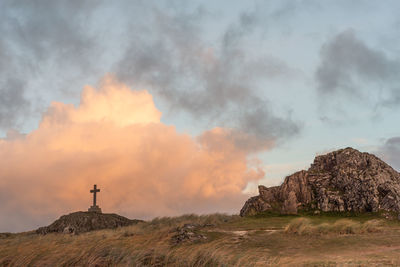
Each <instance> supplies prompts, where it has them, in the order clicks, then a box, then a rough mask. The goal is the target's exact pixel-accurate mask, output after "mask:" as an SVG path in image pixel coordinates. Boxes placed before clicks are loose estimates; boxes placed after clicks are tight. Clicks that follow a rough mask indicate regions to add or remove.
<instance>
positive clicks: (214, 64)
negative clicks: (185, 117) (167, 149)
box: [115, 8, 300, 150]
mask: <svg viewBox="0 0 400 267" xmlns="http://www.w3.org/2000/svg"><path fill="white" fill-rule="evenodd" d="M154 14H155V15H154V21H155V23H154V24H151V29H152V31H151V32H152V34H153V35H151V36H147V38H146V37H141V38H133V39H131V40H130V43H129V45H128V48H127V50H126V52H125V53H124V55H123V56H122V59H121V61H120V62H118V63H117V64H116V67H115V69H116V70H115V72H116V73H117V76H118V77H119V78H120V79H121V80H123V81H125V82H127V83H129V82H132V81H134V82H139V83H142V84H145V85H146V86H148V87H150V88H151V89H152V90H153V91H154V92H156V94H157V95H160V96H162V97H163V98H164V100H166V101H167V102H168V103H169V104H170V106H171V108H172V109H173V110H175V111H185V112H187V113H189V114H191V115H192V116H193V117H194V118H196V119H200V120H202V121H204V120H205V121H211V122H212V123H217V124H218V125H223V126H224V127H229V128H233V129H235V130H236V131H237V132H239V133H246V134H247V135H249V136H251V138H252V140H253V142H251V143H248V144H249V147H248V149H255V150H260V149H264V148H265V147H266V146H267V147H268V144H269V143H271V141H272V142H274V141H276V140H278V139H286V138H288V137H291V136H293V135H295V134H297V133H298V132H299V131H300V126H299V125H298V124H297V123H296V122H294V121H292V120H291V118H290V114H289V113H288V114H285V115H283V116H277V115H276V114H275V113H274V112H273V108H272V104H271V103H270V102H269V101H268V99H265V97H262V96H261V95H262V94H260V93H259V92H260V91H262V90H263V88H260V86H259V85H260V84H262V82H263V81H267V80H272V79H281V78H283V79H284V78H287V77H294V76H295V75H294V73H295V71H294V70H292V69H291V68H290V67H288V66H287V65H286V64H285V62H283V61H281V60H279V59H277V58H274V57H273V56H270V55H266V54H263V53H257V54H256V55H251V54H250V53H249V52H248V51H246V50H244V49H243V47H245V45H244V44H245V42H246V38H247V37H248V36H249V35H250V34H251V33H252V32H254V30H255V28H256V27H257V26H259V24H258V21H257V19H258V16H256V15H255V14H253V13H251V12H247V13H241V14H240V15H239V17H238V19H237V21H235V22H233V23H231V24H229V25H228V27H227V28H226V30H225V31H224V32H223V34H221V36H220V37H219V38H218V40H217V41H216V42H206V41H205V40H204V39H203V36H202V27H201V26H202V20H203V19H204V18H205V17H207V15H208V14H207V12H205V11H204V10H203V9H201V8H199V9H196V10H195V11H193V12H184V13H179V12H176V13H172V14H170V13H167V12H162V11H160V10H156V11H155V12H154ZM255 142H258V144H257V145H254V144H255ZM242 145H244V143H243V142H242Z"/></svg>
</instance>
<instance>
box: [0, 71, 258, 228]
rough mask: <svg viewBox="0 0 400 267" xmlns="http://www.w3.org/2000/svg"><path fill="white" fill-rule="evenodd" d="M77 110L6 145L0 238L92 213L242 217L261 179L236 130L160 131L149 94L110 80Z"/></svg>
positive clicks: (62, 112)
mask: <svg viewBox="0 0 400 267" xmlns="http://www.w3.org/2000/svg"><path fill="white" fill-rule="evenodd" d="M99 87H100V88H98V89H94V88H92V87H89V86H86V87H85V88H84V89H83V92H82V95H81V103H80V105H79V106H78V107H75V106H73V105H68V104H63V103H59V102H54V103H52V104H51V106H50V108H49V109H48V111H47V112H46V113H45V114H44V115H43V118H42V121H41V123H40V125H39V127H38V129H36V130H35V131H32V132H31V133H29V134H27V135H26V136H23V135H17V134H14V135H13V136H14V138H9V139H3V140H1V139H0V158H1V159H2V160H1V161H0V170H1V172H0V203H1V205H0V214H1V217H2V219H1V220H0V232H1V231H9V230H11V231H13V230H14V231H17V230H18V231H19V230H24V229H30V228H34V227H36V226H39V225H43V224H46V223H49V222H50V220H51V219H54V218H56V217H58V216H60V215H62V214H65V213H67V212H72V211H76V210H85V209H87V208H88V207H89V205H90V204H91V194H89V189H90V188H91V187H92V186H93V184H97V185H98V186H99V187H100V189H101V192H100V194H99V196H98V199H99V205H100V206H101V208H102V209H103V212H116V213H120V214H123V215H126V216H128V217H131V218H151V217H154V216H166V215H178V214H182V213H208V212H217V211H218V212H237V211H238V210H239V209H240V206H241V205H242V204H243V201H244V200H245V199H246V197H247V196H245V195H243V194H242V190H243V189H244V188H245V186H246V184H247V183H248V182H249V181H254V180H258V179H260V178H262V177H263V176H264V173H263V171H262V170H261V169H259V168H257V167H250V166H249V162H248V159H247V156H248V153H247V152H246V151H244V150H241V149H240V148H238V147H237V146H236V145H235V142H234V140H232V138H231V137H232V134H231V132H230V130H227V129H222V128H214V129H212V130H209V131H206V132H205V133H203V134H202V135H201V136H199V137H192V136H190V135H188V134H182V133H179V132H177V131H176V129H175V127H174V126H169V125H165V124H163V123H161V122H160V117H161V113H160V111H158V110H157V108H156V107H155V105H154V103H153V99H152V96H151V95H150V94H149V93H148V92H147V91H145V90H142V91H134V90H131V89H129V88H127V87H126V86H125V85H123V84H120V83H118V82H117V81H115V80H114V79H113V78H112V77H106V78H105V79H104V80H103V81H102V83H101V85H100V86H99Z"/></svg>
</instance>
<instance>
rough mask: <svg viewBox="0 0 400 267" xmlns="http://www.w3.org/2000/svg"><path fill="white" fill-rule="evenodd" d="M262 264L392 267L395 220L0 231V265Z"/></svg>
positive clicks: (212, 219)
mask: <svg viewBox="0 0 400 267" xmlns="http://www.w3.org/2000/svg"><path fill="white" fill-rule="evenodd" d="M266 265H274V266H276V265H287V266H336V265H340V266H343V265H345V266H360V265H361V266H363V265H365V266H367V265H368V266H371V265H372V266H374V265H376V266H382V265H383V266H384V265H388V266H393V265H400V223H399V222H397V221H396V220H392V221H390V220H384V219H382V217H381V216H380V215H376V214H364V215H359V216H356V215H349V216H347V217H346V218H344V217H343V216H337V215H335V214H321V215H315V216H314V215H302V216H280V215H277V214H263V215H258V216H254V217H246V218H241V217H239V216H228V215H221V214H214V215H207V216H197V215H185V216H181V217H175V218H157V219H154V220H152V221H149V222H143V223H139V224H137V225H133V226H127V227H122V228H118V229H115V230H100V231H93V232H89V233H84V234H79V235H69V234H47V235H37V234H35V233H34V232H26V233H19V234H0V266H266Z"/></svg>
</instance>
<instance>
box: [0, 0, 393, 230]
mask: <svg viewBox="0 0 400 267" xmlns="http://www.w3.org/2000/svg"><path fill="white" fill-rule="evenodd" d="M399 8H400V3H399V2H398V1H385V2H382V1H361V0H355V1H344V0H338V1H316V0H308V1H300V0H298V1H296V0H292V1H282V0H280V1H232V0H229V1H183V0H180V1H179V0H172V1H139V0H133V1H128V0H123V1H100V0H98V1H94V0H83V1H52V0H33V1H32V0H29V1H28V0H19V1H12V0H4V1H1V2H0V34H1V36H2V38H1V39H0V159H1V160H0V218H1V220H0V232H6V231H11V232H15V231H27V230H31V229H35V228H37V227H39V226H43V225H47V224H49V223H51V222H52V221H53V220H55V219H56V218H58V217H59V216H61V215H63V214H67V213H69V212H73V211H77V210H86V209H87V208H88V207H89V206H90V205H91V197H92V196H91V194H90V193H89V190H90V188H91V187H92V186H93V184H97V185H98V187H99V188H100V190H101V192H100V193H99V194H98V203H99V205H100V207H101V208H102V210H103V212H110V213H111V212H113V213H118V214H121V215H124V216H127V217H129V218H138V219H151V218H154V217H160V216H176V215H180V214H185V213H197V214H205V213H213V212H225V213H238V212H239V210H240V208H241V206H242V205H243V204H244V201H245V200H246V199H247V198H248V197H250V196H252V195H256V194H257V185H259V184H262V185H266V186H273V185H279V184H280V183H281V182H282V181H283V179H284V178H285V176H287V175H290V174H291V173H293V172H295V171H298V170H301V169H307V168H308V167H309V165H310V164H311V163H312V161H313V159H314V157H315V156H316V155H320V154H324V153H326V152H329V151H332V150H336V149H340V148H345V147H349V146H350V147H353V148H356V149H359V150H360V151H363V152H369V153H374V154H376V155H377V156H379V157H380V158H382V159H383V160H385V161H386V162H387V163H389V164H390V165H391V166H392V167H393V168H394V169H396V170H398V171H399V170H400V126H399V117H400V76H399V75H398V73H399V71H400V57H399V52H400V51H399V47H400V46H399V44H400V32H399V28H400V18H399V17H398V14H397V12H396V11H397V10H399Z"/></svg>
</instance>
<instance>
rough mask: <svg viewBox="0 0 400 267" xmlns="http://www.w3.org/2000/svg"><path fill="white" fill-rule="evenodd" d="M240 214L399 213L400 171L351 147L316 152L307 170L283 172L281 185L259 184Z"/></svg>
mask: <svg viewBox="0 0 400 267" xmlns="http://www.w3.org/2000/svg"><path fill="white" fill-rule="evenodd" d="M258 189H259V193H260V194H259V195H258V196H255V197H252V198H250V199H249V200H247V201H246V203H245V204H244V206H243V208H242V209H241V211H240V215H241V216H246V215H253V214H256V213H259V212H265V211H280V212H281V213H284V214H296V213H297V211H298V210H299V209H303V210H321V211H353V212H377V211H379V210H385V211H393V212H397V213H400V174H399V173H398V172H396V171H395V170H394V169H393V168H392V167H390V166H389V165H388V164H386V163H385V162H383V161H382V160H380V159H379V158H378V157H376V156H374V155H372V154H368V153H361V152H360V151H358V150H355V149H353V148H346V149H341V150H338V151H334V152H331V153H328V154H326V155H322V156H317V157H316V158H315V159H314V163H313V164H311V167H310V168H309V169H308V170H307V171H304V170H303V171H299V172H296V173H294V174H292V175H290V176H287V177H286V178H285V180H284V182H283V184H282V185H281V186H275V187H269V188H267V187H265V186H262V185H261V186H259V187H258Z"/></svg>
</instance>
